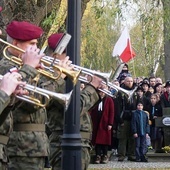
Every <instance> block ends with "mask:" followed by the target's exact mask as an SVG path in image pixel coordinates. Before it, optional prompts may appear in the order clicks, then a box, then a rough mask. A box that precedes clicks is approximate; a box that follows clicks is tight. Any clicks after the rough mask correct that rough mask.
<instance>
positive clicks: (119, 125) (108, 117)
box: [0, 8, 170, 170]
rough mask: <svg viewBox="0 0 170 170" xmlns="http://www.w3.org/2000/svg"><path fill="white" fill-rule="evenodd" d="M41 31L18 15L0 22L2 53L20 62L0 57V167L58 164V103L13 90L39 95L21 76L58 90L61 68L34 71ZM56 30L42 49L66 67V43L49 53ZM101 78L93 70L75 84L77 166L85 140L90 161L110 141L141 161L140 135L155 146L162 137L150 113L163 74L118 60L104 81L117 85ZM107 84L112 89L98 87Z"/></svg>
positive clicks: (165, 88) (162, 88) (161, 100)
mask: <svg viewBox="0 0 170 170" xmlns="http://www.w3.org/2000/svg"><path fill="white" fill-rule="evenodd" d="M0 10H2V8H0ZM0 33H1V32H0ZM42 34H43V30H42V28H40V27H38V26H36V25H34V24H32V23H29V22H26V21H12V22H11V23H9V24H8V25H7V26H6V35H7V37H6V41H7V42H8V43H10V44H11V46H9V47H8V48H7V49H6V51H5V52H4V53H3V55H7V56H8V57H9V58H13V57H15V58H16V59H18V60H17V61H19V62H20V63H21V64H20V67H18V68H17V66H18V65H17V62H14V61H12V60H8V59H7V58H6V57H4V56H2V59H1V60H0V67H1V69H0V74H1V75H2V76H3V77H2V79H1V82H0V169H2V170H7V169H8V170H18V169H20V170H22V169H25V170H27V169H28V170H30V169H31V170H41V169H44V166H46V167H51V168H52V170H60V169H61V159H62V148H61V137H62V134H63V128H64V113H65V108H64V106H63V105H62V104H61V103H60V102H59V101H58V100H57V99H54V98H51V99H50V102H49V104H48V105H47V106H46V107H41V106H39V105H36V104H35V103H34V104H33V103H30V102H28V101H25V100H21V99H19V98H18V97H19V96H23V95H24V96H29V95H33V96H34V95H35V96H36V98H37V99H38V101H44V97H43V96H42V95H40V94H34V93H32V92H29V91H28V90H27V89H26V88H24V87H25V86H26V85H27V84H31V85H33V86H35V87H39V88H42V89H46V90H49V91H53V92H59V93H65V80H66V77H67V75H65V74H61V76H60V77H59V78H58V79H57V80H53V79H51V78H49V77H47V76H45V75H43V74H40V73H39V70H40V69H44V67H43V65H42V64H41V59H42V58H43V57H44V56H45V54H43V53H40V49H39V48H38V47H37V44H38V40H39V38H40V37H41V35H42ZM62 36H63V33H55V34H52V35H51V36H50V37H49V38H48V50H47V55H48V56H52V57H55V58H56V59H59V60H60V61H59V63H58V65H59V66H61V67H63V68H65V69H67V70H73V65H71V63H72V62H71V61H70V60H69V57H68V56H67V55H66V51H63V53H62V54H61V55H59V54H55V53H54V51H55V48H56V44H57V43H58V42H59V41H60V39H61V37H62ZM14 47H18V48H19V49H21V50H18V49H17V48H14ZM56 74H57V73H56ZM102 82H103V80H102V78H101V77H98V76H95V75H94V76H93V78H92V81H89V83H82V84H81V86H80V91H81V93H80V134H81V137H82V138H81V143H82V154H81V155H82V156H81V157H82V159H81V160H82V164H81V165H82V166H81V167H82V170H86V169H87V168H88V165H89V163H90V156H91V155H90V151H91V149H92V148H94V150H95V154H96V159H95V163H97V164H99V163H107V162H108V160H109V157H108V150H109V149H117V154H118V161H123V160H124V159H125V157H126V156H127V157H128V160H129V161H137V162H139V161H141V162H147V161H148V160H147V158H146V153H147V149H148V146H147V142H146V141H147V140H146V139H149V138H150V139H151V144H150V146H149V147H152V148H153V149H154V150H155V152H160V151H161V148H162V146H164V145H165V141H164V138H163V129H162V128H161V127H157V126H156V124H155V119H157V117H161V116H162V115H163V108H164V107H170V101H169V94H170V81H167V82H166V84H165V85H163V82H162V80H161V79H160V78H155V77H150V78H149V79H147V78H143V79H142V78H140V79H139V78H138V79H137V78H136V79H135V78H133V77H132V75H131V74H130V73H129V71H128V65H127V64H125V65H124V67H123V69H122V72H121V73H120V75H119V76H118V77H117V79H115V80H113V81H112V83H113V84H114V85H116V87H119V90H117V89H114V88H113V87H107V84H104V83H102ZM102 90H104V91H102ZM108 90H109V91H110V92H112V93H113V96H112V95H111V96H109V95H108V94H107V93H106V91H108ZM115 92H116V93H115ZM17 96H18V97H17ZM47 130H48V132H47ZM48 161H49V162H48Z"/></svg>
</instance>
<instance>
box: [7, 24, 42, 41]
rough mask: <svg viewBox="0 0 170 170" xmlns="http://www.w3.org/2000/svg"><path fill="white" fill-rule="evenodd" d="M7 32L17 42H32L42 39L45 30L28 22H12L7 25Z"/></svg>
mask: <svg viewBox="0 0 170 170" xmlns="http://www.w3.org/2000/svg"><path fill="white" fill-rule="evenodd" d="M6 32H7V34H8V35H9V36H10V37H12V38H14V39H16V40H21V41H30V40H33V39H37V38H40V37H41V35H42V33H43V30H42V29H41V28H40V27H38V26H36V25H34V24H31V23H29V22H26V21H21V22H20V21H12V22H11V23H10V24H9V25H7V28H6Z"/></svg>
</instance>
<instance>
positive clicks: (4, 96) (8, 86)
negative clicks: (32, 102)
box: [0, 72, 26, 170]
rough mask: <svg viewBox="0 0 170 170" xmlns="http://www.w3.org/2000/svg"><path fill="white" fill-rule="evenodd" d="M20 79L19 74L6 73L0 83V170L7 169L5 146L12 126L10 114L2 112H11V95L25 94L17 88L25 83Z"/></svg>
mask: <svg viewBox="0 0 170 170" xmlns="http://www.w3.org/2000/svg"><path fill="white" fill-rule="evenodd" d="M20 79H21V75H20V74H18V73H15V72H14V73H9V72H8V73H6V74H5V75H4V76H3V78H2V80H1V82H0V169H2V170H6V169H7V162H8V158H7V153H6V145H7V142H8V139H9V134H10V132H11V130H12V125H13V121H12V114H11V112H8V113H7V114H6V113H5V112H3V111H4V109H6V110H7V109H8V110H9V111H10V110H11V108H12V103H10V96H11V94H12V93H15V94H26V93H25V91H24V90H22V89H21V88H17V87H18V85H23V86H24V85H25V82H22V81H20Z"/></svg>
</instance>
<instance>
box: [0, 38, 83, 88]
mask: <svg viewBox="0 0 170 170" xmlns="http://www.w3.org/2000/svg"><path fill="white" fill-rule="evenodd" d="M0 42H2V43H4V44H6V45H7V46H6V47H5V48H4V50H3V55H4V56H5V58H6V59H8V60H9V61H12V62H13V63H15V64H17V65H19V66H21V65H22V64H23V63H22V60H21V59H20V58H17V57H15V56H12V57H8V56H7V53H6V51H7V49H8V48H14V49H16V50H18V51H20V52H22V53H25V51H24V50H22V49H21V48H18V47H17V46H14V45H12V44H10V43H8V42H6V41H4V40H2V39H1V38H0ZM41 62H42V63H43V65H44V68H45V69H46V70H43V69H40V68H39V69H38V72H39V73H40V74H43V75H45V76H47V77H50V78H51V79H54V80H56V79H58V78H59V77H60V76H61V74H62V73H64V74H65V75H67V76H68V77H69V78H70V79H71V80H72V82H73V84H74V85H75V84H76V83H77V81H78V77H79V74H80V71H75V70H73V71H70V70H67V69H65V68H63V67H60V66H58V65H52V63H51V62H49V61H47V60H46V59H45V58H44V57H42V59H41ZM56 71H58V73H59V74H58V75H57V76H56V75H55V74H54V73H55V72H56Z"/></svg>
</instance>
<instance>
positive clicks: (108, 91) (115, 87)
mask: <svg viewBox="0 0 170 170" xmlns="http://www.w3.org/2000/svg"><path fill="white" fill-rule="evenodd" d="M102 83H103V84H106V85H107V86H108V87H109V88H113V89H115V90H116V91H117V92H118V91H120V92H122V93H123V94H125V95H126V96H127V98H128V100H130V99H131V98H132V96H133V94H134V92H135V91H136V89H137V87H135V88H134V89H133V90H126V89H123V88H121V87H119V86H116V85H115V84H113V83H111V82H108V83H106V82H104V81H103V82H102ZM100 90H101V89H100ZM102 91H103V92H104V93H106V94H108V95H110V96H111V92H110V90H106V89H104V90H102ZM116 94H117V93H116Z"/></svg>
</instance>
